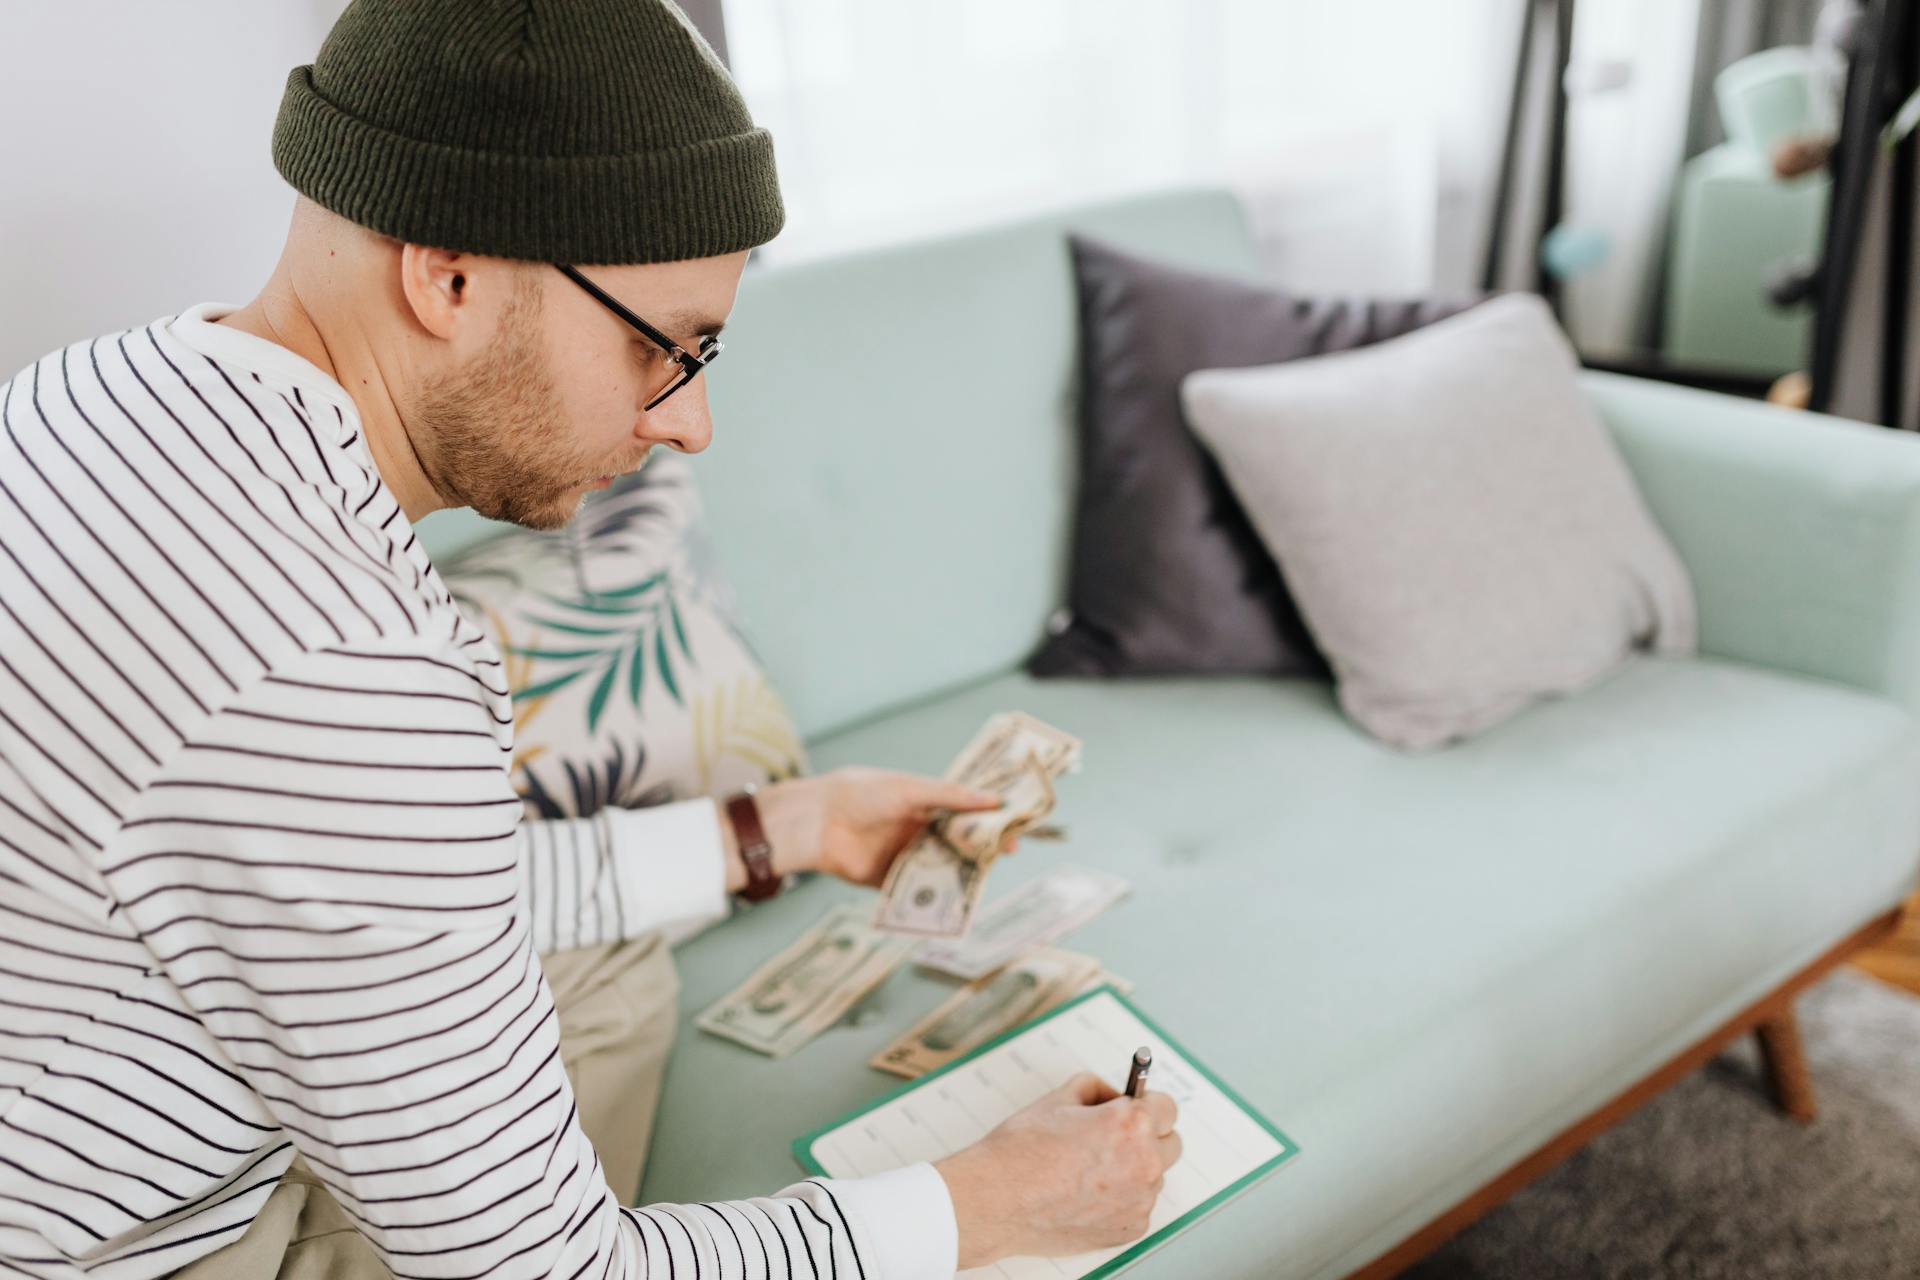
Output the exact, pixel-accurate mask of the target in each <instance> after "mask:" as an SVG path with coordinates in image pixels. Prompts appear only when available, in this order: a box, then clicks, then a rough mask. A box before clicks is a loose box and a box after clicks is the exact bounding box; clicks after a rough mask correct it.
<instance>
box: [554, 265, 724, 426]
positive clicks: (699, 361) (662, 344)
mask: <svg viewBox="0 0 1920 1280" xmlns="http://www.w3.org/2000/svg"><path fill="white" fill-rule="evenodd" d="M553 266H554V269H555V270H556V271H558V272H559V273H560V274H561V275H563V276H565V277H566V278H567V279H569V280H571V281H573V282H574V283H575V284H577V285H579V286H580V287H581V288H582V289H584V290H586V291H587V294H588V296H589V297H591V298H592V299H593V300H594V301H595V302H598V303H599V304H600V305H601V306H603V307H605V308H606V309H607V310H609V311H611V312H613V314H615V315H616V316H619V317H620V318H621V319H622V320H624V321H626V322H627V323H628V324H629V325H631V326H632V327H633V328H635V329H637V330H639V332H640V333H641V334H642V335H644V336H645V337H646V338H647V340H648V341H650V342H652V343H653V344H654V345H655V346H657V347H659V348H660V349H661V350H663V351H665V352H666V353H667V355H668V356H669V357H670V358H671V359H672V360H673V362H674V363H675V364H677V365H679V366H680V372H679V374H678V375H676V378H675V381H673V382H670V383H668V384H667V386H666V389H665V390H663V391H661V392H660V394H659V395H657V396H655V397H654V398H653V399H651V400H649V401H648V402H647V403H646V404H645V405H643V406H642V407H641V412H642V413H646V412H649V411H651V410H652V409H654V408H655V407H657V406H658V405H659V404H660V403H661V402H662V401H663V400H665V399H666V398H667V397H668V396H670V395H672V394H673V393H674V392H676V391H678V390H679V389H680V388H682V387H684V386H686V385H687V384H688V383H689V382H692V381H693V380H694V379H695V378H697V377H699V376H700V374H701V372H702V371H703V370H704V369H706V367H707V366H708V365H710V364H712V363H713V362H714V361H715V360H718V359H719V358H720V353H721V352H722V351H725V350H726V349H727V347H726V344H725V343H724V342H721V341H720V339H718V338H716V337H714V336H713V335H712V334H708V335H707V336H705V337H703V338H701V339H700V349H699V351H697V352H695V351H688V350H687V349H686V348H685V347H683V346H681V345H680V344H679V343H677V342H675V341H674V340H673V339H672V338H669V337H668V336H667V335H666V334H664V333H662V332H661V331H660V330H658V329H656V328H654V327H653V326H652V325H650V324H648V323H647V322H646V321H645V320H642V319H641V318H640V317H639V316H637V315H635V314H634V313H633V312H632V311H630V310H628V309H627V307H626V305H625V304H624V303H622V302H621V301H620V300H619V299H618V298H616V297H614V296H613V295H612V294H610V293H608V292H607V291H606V290H605V289H602V288H601V287H600V286H599V285H597V284H595V283H594V282H593V281H591V280H589V279H587V278H586V277H585V276H584V275H582V274H580V270H579V268H577V267H570V266H567V265H566V264H565V263H563V262H556V263H554V264H553Z"/></svg>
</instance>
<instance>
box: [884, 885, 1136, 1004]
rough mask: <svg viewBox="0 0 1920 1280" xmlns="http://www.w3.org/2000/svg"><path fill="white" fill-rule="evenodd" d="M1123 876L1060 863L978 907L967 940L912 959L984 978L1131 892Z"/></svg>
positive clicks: (933, 946)
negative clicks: (1045, 872) (1063, 865)
mask: <svg viewBox="0 0 1920 1280" xmlns="http://www.w3.org/2000/svg"><path fill="white" fill-rule="evenodd" d="M1129 888H1130V886H1129V885H1128V884H1127V882H1126V881H1125V880H1122V879H1121V878H1120V877H1119V876H1115V875H1109V874H1107V873H1106V872H1104V871H1093V870H1089V869H1087V868H1084V867H1056V868H1054V869H1053V870H1051V871H1049V872H1047V874H1045V875H1043V876H1041V877H1039V878H1038V879H1036V880H1029V881H1027V882H1026V883H1025V884H1023V885H1021V886H1020V887H1019V888H1017V889H1014V890H1012V891H1011V892H1008V893H1005V894H1003V895H1001V896H1000V897H998V898H995V899H994V900H993V901H992V902H989V903H987V904H986V906H984V907H982V908H981V909H980V912H979V914H978V915H977V916H976V917H975V918H974V922H973V928H972V929H970V930H968V932H967V936H966V937H964V938H953V939H947V938H940V939H936V940H934V941H932V942H929V943H927V944H926V945H925V946H923V947H921V948H920V950H919V951H917V952H915V953H914V957H913V959H914V963H915V964H917V965H919V966H920V967H921V968H923V969H934V970H937V971H939V972H941V973H947V974H952V975H953V976H954V977H956V978H965V979H968V980H972V979H974V978H981V977H985V976H986V975H987V974H989V973H992V972H993V971H994V970H995V969H998V968H999V967H1000V966H1001V965H1003V964H1006V963H1007V962H1008V961H1010V960H1015V959H1018V958H1019V957H1020V956H1022V955H1025V954H1026V953H1027V952H1029V951H1032V950H1034V949H1035V948H1036V947H1040V946H1044V945H1045V944H1047V943H1050V942H1055V941H1058V940H1059V939H1060V938H1062V937H1064V936H1065V935H1066V934H1068V933H1070V932H1072V931H1073V930H1075V929H1078V928H1079V927H1080V926H1081V925H1083V924H1085V923H1086V922H1087V921H1089V920H1091V919H1093V918H1094V917H1095V916H1097V915H1099V914H1100V913H1101V912H1102V911H1105V910H1106V909H1107V908H1108V907H1111V906H1112V905H1113V904H1114V903H1116V902H1118V901H1120V899H1122V898H1124V897H1126V896H1127V892H1128V890H1129Z"/></svg>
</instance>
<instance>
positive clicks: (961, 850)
mask: <svg viewBox="0 0 1920 1280" xmlns="http://www.w3.org/2000/svg"><path fill="white" fill-rule="evenodd" d="M1079 762H1080V740H1079V739H1078V738H1076V737H1074V736H1073V735H1072V734H1070V733H1066V732H1064V731H1062V730H1060V729H1056V728H1054V727H1053V726H1052V725H1050V724H1047V723H1045V722H1044V721H1041V720H1037V719H1035V718H1034V717H1032V716H1030V715H1027V714H1025V713H1024V712H1019V711H1003V712H1001V713H1000V714H998V715H995V716H993V717H991V718H990V719H988V721H987V723H986V724H985V725H984V726H983V727H982V728H981V729H980V732H979V733H977V734H975V735H974V738H973V741H971V742H969V743H968V744H967V746H966V748H965V750H963V751H961V753H960V754H959V756H958V757H957V758H955V760H954V762H953V764H952V765H951V766H950V767H949V768H948V769H947V772H946V775H945V776H946V779H947V781H949V782H958V783H960V784H962V785H964V786H969V787H975V788H978V789H979V790H982V791H992V792H995V793H997V794H998V795H999V796H1000V797H1001V798H1002V801H1003V803H1002V805H1001V807H1000V808H998V809H993V810H989V811H986V812H980V813H954V814H946V815H943V816H942V817H940V818H937V819H935V820H934V821H933V822H932V823H930V824H928V827H927V830H926V831H925V832H924V833H923V834H922V835H921V836H920V837H919V838H918V839H916V840H915V841H914V842H913V843H912V844H911V845H909V846H907V848H906V849H905V850H903V851H902V852H901V854H900V856H899V857H897V858H895V859H894V861H893V866H892V867H891V868H889V869H888V872H887V878H886V881H885V882H884V883H883V884H882V885H881V886H880V902H879V905H878V907H877V908H876V910H875V912H874V917H873V922H874V926H875V927H876V928H879V929H883V930H886V931H888V932H890V933H908V934H915V935H919V936H922V937H941V938H950V937H958V936H960V935H962V934H964V933H966V931H967V926H968V924H969V923H970V922H971V921H972V919H973V913H974V909H975V908H976V907H977V906H979V903H980V894H981V892H982V890H983V888H984V886H985V884H986V879H987V872H988V871H989V870H991V869H992V866H993V860H994V858H995V857H996V856H998V854H999V852H1000V849H1001V848H1002V846H1003V845H1004V844H1005V843H1006V842H1007V841H1008V840H1010V839H1016V838H1018V837H1019V836H1020V835H1022V834H1023V833H1025V832H1026V831H1028V830H1030V829H1032V828H1034V827H1037V826H1039V825H1041V823H1042V822H1043V821H1044V819H1045V818H1046V817H1047V816H1048V815H1049V814H1050V813H1052V812H1053V806H1054V791H1053V783H1054V779H1056V778H1058V777H1059V776H1060V775H1061V774H1063V773H1066V772H1068V771H1070V770H1072V769H1075V768H1077V767H1078V766H1079Z"/></svg>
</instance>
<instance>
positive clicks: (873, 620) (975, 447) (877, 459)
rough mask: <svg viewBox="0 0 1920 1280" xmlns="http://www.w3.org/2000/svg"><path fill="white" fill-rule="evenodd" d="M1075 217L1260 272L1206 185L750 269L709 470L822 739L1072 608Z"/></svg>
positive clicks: (1133, 242) (725, 540) (724, 551)
mask: <svg viewBox="0 0 1920 1280" xmlns="http://www.w3.org/2000/svg"><path fill="white" fill-rule="evenodd" d="M1069 229H1073V230H1080V231H1084V232H1086V233H1087V234H1089V235H1092V236H1095V237H1099V238H1102V239H1106V240H1110V241H1113V242H1115V243H1117V244H1120V245H1122V246H1124V247H1130V248H1133V249H1135V250H1136V251H1139V252H1141V253H1144V254H1148V255H1151V256H1156V257H1160V258H1164V259H1166V260H1169V261H1172V262H1177V263H1183V264H1185V265H1188V266H1192V267H1196V268H1203V269H1210V270H1216V271H1222V272H1228V273H1233V274H1242V275H1244V274H1250V273H1252V272H1253V271H1254V270H1255V261H1256V259H1255V252H1254V241H1253V238H1252V235H1251V232H1250V231H1249V229H1248V226H1247V223H1246V219H1245V215H1244V213H1243V211H1242V209H1241V207H1240V205H1239V203H1238V201H1237V200H1236V199H1235V198H1234V197H1233V196H1232V195H1231V194H1230V193H1228V192H1226V191H1222V190H1194V191H1181V192H1173V193H1166V194H1159V195H1153V196H1144V197H1137V198H1133V199H1128V200H1124V201H1120V202H1115V203H1109V204H1103V205H1097V206H1092V207H1087V208H1081V209H1074V210H1067V211H1064V212H1061V213H1056V214H1051V215H1048V216H1044V217H1037V218H1032V219H1029V220H1027V221H1024V222H1021V223H1018V224H1016V225H1012V226H1006V227H1000V228H995V229H992V230H987V231H980V232H974V233H969V234H965V235H958V236H951V237H945V238H941V239H938V240H931V241H925V242H921V243H915V244H907V245H901V246H895V247H889V248H885V249H878V250H873V251H869V252H864V253H860V254H856V255H851V256H847V257H841V258H835V259H831V260H825V261H818V262H812V263H805V264H801V265H796V266H792V267H786V268H773V269H767V270H757V269H756V270H750V271H749V272H748V273H747V276H746V278H745V279H744V280H743V281H742V283H741V288H740V295H739V299H738V301H737V303H736V304H735V307H734V311H733V315H732V317H731V318H730V319H729V321H728V323H727V332H726V338H725V341H726V344H727V353H726V355H725V357H724V358H723V359H722V360H721V361H720V362H719V363H718V364H716V365H715V366H714V369H713V372H712V373H711V374H710V375H709V377H710V378H711V383H710V386H709V389H708V395H709V397H710V401H711V403H712V406H713V418H714V439H713V444H712V446H711V447H710V448H709V449H708V450H707V452H706V453H704V454H702V455H701V456H700V457H699V459H698V460H697V461H696V463H695V475H696V476H697V477H698V480H699V484H700V489H701V493H702V496H703V497H704V499H705V502H706V505H707V511H708V518H709V524H710V527H711V532H712V538H713V543H714V548H715V551H716V552H717V554H718V559H719V564H720V567H721V569H722V571H723V572H724V573H725V575H726V577H727V578H728V579H729V581H730V582H731V583H732V584H733V587H734V591H735V596H736V602H737V607H738V611H739V617H740V621H741V625H742V627H743V629H744V630H745V631H746V633H747V636H748V638H749V639H750V640H751V641H752V643H753V645H754V647H755V648H756V650H757V651H758V652H759V654H760V656H761V658H762V660H763V661H764V662H765V663H766V666H767V668H768V670H769V671H770V673H771V674H772V677H773V680H774V683H775V686H776V687H777V688H778V689H779V690H780V692H781V694H782V696H783V697H784V698H785V699H786V701H787V703H788V706H789V707H790V709H791V710H792V712H793V714H794V717H795V719H796V720H797V721H798V723H799V725H800V728H801V731H802V732H803V733H804V734H805V735H806V736H807V737H809V738H815V737H819V736H821V735H823V734H825V733H828V732H831V731H833V730H834V729H837V728H841V727H843V726H846V725H848V724H851V723H854V722H856V721H859V720H862V719H865V718H868V717H870V716H873V715H876V714H880V713H882V712H885V711H886V710H888V709H890V708H893V707H896V706H899V705H902V704H904V703H907V702H911V701H914V700H917V699H920V698H924V697H926V696H928V695H930V694H933V693H936V692H938V691H940V690H943V689H947V688H951V687H954V686H957V685H962V684H966V683H970V682H973V681H976V680H978V679H981V678H983V677H986V676H989V675H992V674H995V673H998V672H1001V671H1006V670H1009V669H1011V668H1013V667H1014V666H1016V665H1017V664H1018V663H1020V662H1022V661H1023V660H1024V659H1025V657H1026V655H1027V654H1028V653H1030V652H1031V651H1032V649H1033V648H1034V646H1035V645H1037V644H1038V643H1039V641H1040V639H1041V638H1042V636H1043V634H1044V630H1045V624H1046V619H1047V617H1048V616H1049V614H1051V613H1052V612H1053V611H1054V610H1055V609H1056V608H1058V607H1059V606H1060V605H1061V604H1062V603H1063V602H1064V599H1065V590H1066V584H1065V579H1066V556H1067V545H1068V532H1069V522H1070V518H1071V506H1072V500H1073V493H1074V487H1075V470H1074V468H1075V431H1076V428H1075V402H1076V398H1077V387H1076V383H1077V376H1076V375H1077V341H1076V339H1077V334H1078V317H1077V308H1076V303H1075V293H1074V286H1073V278H1072V266H1071V262H1070V260H1069V256H1068V251H1067V245H1066V232H1067V231H1068V230H1069ZM486 524H487V522H484V521H481V520H480V519H479V517H477V516H474V515H472V513H470V512H464V513H443V514H442V515H441V516H436V517H432V518H430V519H429V521H427V522H426V525H427V526H429V527H427V528H423V537H427V538H428V540H429V541H428V545H429V548H430V549H432V550H434V551H435V552H436V554H444V553H445V552H446V551H448V550H449V549H451V548H452V547H454V546H457V545H459V544H462V543H466V542H471V541H473V540H474V539H475V538H476V537H478V536H482V535H483V530H484V528H485V526H486Z"/></svg>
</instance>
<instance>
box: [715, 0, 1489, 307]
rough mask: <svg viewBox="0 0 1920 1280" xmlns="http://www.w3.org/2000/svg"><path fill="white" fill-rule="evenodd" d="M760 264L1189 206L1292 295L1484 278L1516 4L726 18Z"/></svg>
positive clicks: (1178, 2)
mask: <svg viewBox="0 0 1920 1280" xmlns="http://www.w3.org/2000/svg"><path fill="white" fill-rule="evenodd" d="M724 8H725V13H726V22H727V43H728V52H729V55H730V58H731V61H732V68H733V71H734V74H735V76H736V77H737V79H738V80H739V82H740V86H741V88H742V90H743V92H744V93H745V94H746V97H747V100H748V102H749V104H750V106H751V107H752V109H753V111H754V114H755V116H756V118H757V119H758V120H759V121H761V122H762V123H764V124H766V125H767V126H768V127H770V128H771V129H772V130H773V133H774V138H775V146H776V150H777V152H778V155H779V158H780V167H781V175H782V184H783V188H784V190H785V193H786V196H787V202H788V210H789V221H788V229H787V230H786V232H784V233H783V234H782V236H781V237H780V239H779V240H777V241H776V242H775V243H774V244H773V245H771V246H769V248H768V250H767V255H768V257H769V259H770V260H793V259H799V258H806V257H814V256H818V255H822V254H828V253H833V252H837V251H841V250H845V249H848V248H852V247H857V246H867V245H872V244H876V243H885V242H888V241H892V240H898V239H902V238H907V237H913V236H920V235H925V234H930V233H935V232H939V231H944V230H951V229H955V228H959V227H963V226H968V225H977V224H980V223H986V222H993V221H997V220H1001V219H1004V218H1007V217H1012V216H1017V215H1019V214H1021V213H1026V212H1030V211H1034V210H1039V209H1045V208H1052V207H1058V206H1062V205H1069V204H1075V203H1080V202H1083V201H1087V200H1092V199H1098V198H1102V197H1107V196H1112V195H1118V194H1122V193H1127V192H1133V191H1140V190H1146V189H1152V188H1157V187H1165V186H1168V185H1174V184H1181V183H1192V182H1225V183H1228V184H1230V185H1232V186H1234V187H1236V188H1237V189H1239V190H1240V191H1241V192H1242V194H1243V195H1244V196H1245V198H1246V199H1247V202H1248V206H1249V209H1250V210H1251V212H1252V214H1253V218H1254V223H1255V229H1256V231H1257V232H1258V234H1259V236H1260V239H1261V244H1262V250H1263V254H1264V256H1265V259H1266V262H1267V264H1268V266H1269V267H1270V268H1271V269H1272V270H1273V271H1275V272H1276V273H1278V274H1279V275H1281V276H1282V277H1283V278H1284V279H1286V280H1287V281H1288V282H1289V283H1291V284H1294V285H1296V286H1297V287H1302V288H1327V289H1370V290H1383V291H1391V290H1410V289H1424V288H1428V287H1430V286H1432V285H1434V284H1435V283H1439V284H1441V285H1443V286H1452V285H1457V284H1461V283H1464V282H1465V281H1466V280H1468V279H1469V278H1471V277H1472V276H1473V274H1474V273H1475V270H1476V264H1475V262H1474V261H1468V260H1466V259H1472V258H1473V257H1474V254H1475V253H1476V252H1477V250H1475V249H1473V247H1472V246H1475V245H1477V244H1478V235H1479V227H1480V225H1481V223H1480V221H1479V220H1480V219H1481V218H1482V217H1483V216H1484V207H1483V206H1484V193H1485V191H1486V190H1487V189H1488V187H1489V185H1490V175H1491V173H1492V170H1493V168H1494V165H1495V164H1496V162H1497V148H1498V143H1499V137H1500V129H1501V124H1502V118H1503V117H1502V112H1503V109H1504V96H1505V93H1506V90H1507V85H1508V79H1509V67H1510V63H1511V60H1512V46H1513V40H1514V32H1515V30H1516V24H1517V21H1518V14H1519V3H1518V0H1342V2H1341V3H1337V4H1336V3H1328V0H965V2H964V3H960V4H954V3H934V2H933V0H724Z"/></svg>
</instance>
